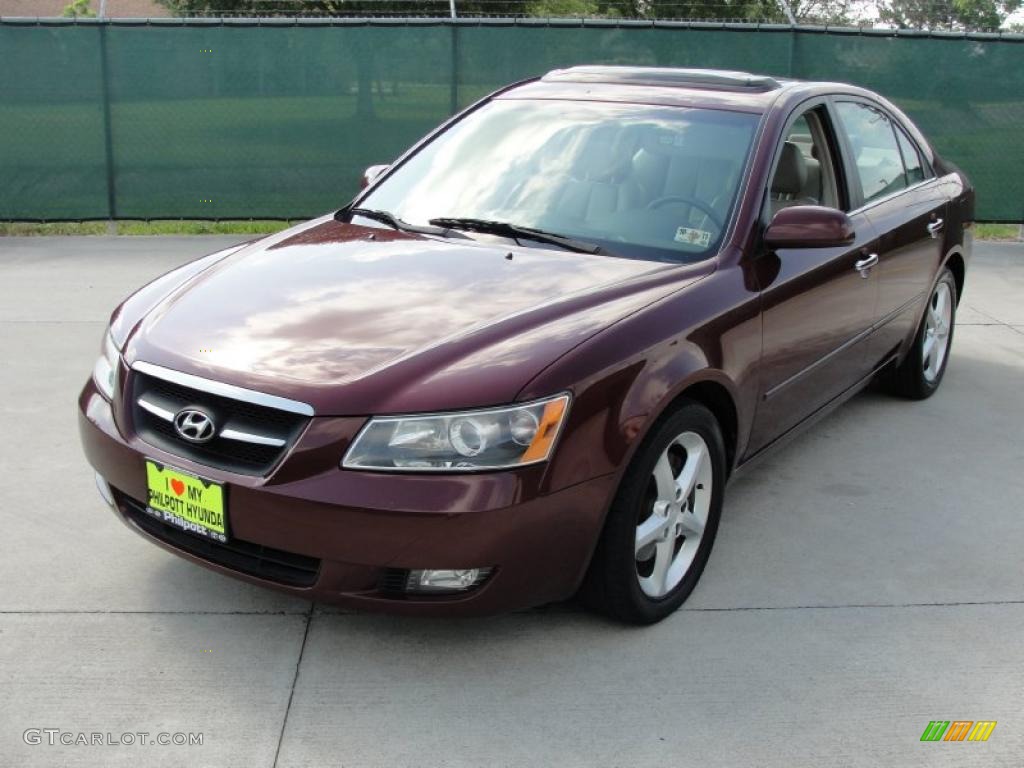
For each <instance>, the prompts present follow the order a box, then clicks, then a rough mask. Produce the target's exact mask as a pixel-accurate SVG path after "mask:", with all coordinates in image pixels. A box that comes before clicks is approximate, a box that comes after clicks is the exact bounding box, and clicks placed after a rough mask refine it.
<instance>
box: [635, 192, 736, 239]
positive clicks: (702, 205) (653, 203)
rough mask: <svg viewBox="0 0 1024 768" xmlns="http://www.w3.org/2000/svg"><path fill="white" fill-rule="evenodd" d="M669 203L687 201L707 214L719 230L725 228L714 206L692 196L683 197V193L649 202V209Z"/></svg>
mask: <svg viewBox="0 0 1024 768" xmlns="http://www.w3.org/2000/svg"><path fill="white" fill-rule="evenodd" d="M669 203H686V204H687V205H689V206H691V207H693V208H696V209H697V210H699V211H700V212H701V213H705V214H707V217H708V218H709V219H711V223H712V224H714V225H715V227H717V228H718V231H719V232H721V231H722V230H723V229H725V225H724V224H723V223H722V220H721V219H719V218H718V214H717V213H716V212H715V209H714V208H712V207H711V206H710V205H708V204H707V203H702V202H701V201H700V200H694V199H693V198H692V197H683V196H682V195H665V196H664V197H659V198H657V199H656V200H652V201H651V202H649V203H648V204H647V210H649V211H653V210H656V209H658V208H661V207H662V206H665V205H668V204H669Z"/></svg>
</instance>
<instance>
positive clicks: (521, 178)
mask: <svg viewBox="0 0 1024 768" xmlns="http://www.w3.org/2000/svg"><path fill="white" fill-rule="evenodd" d="M757 121H758V117H757V116H756V115H751V114H746V113H739V112H726V111H722V110H709V109H686V108H678V107H653V106H644V105H636V104H608V103H590V102H575V101H540V100H538V101H532V100H517V99H509V100H497V101H493V102H490V103H488V104H487V105H485V106H484V107H482V108H480V109H479V110H477V111H475V112H473V113H471V114H470V115H468V116H466V117H465V118H464V119H462V120H461V121H459V122H458V123H456V124H455V125H454V126H452V127H451V128H450V129H448V130H447V131H444V132H443V133H442V134H440V135H439V136H438V137H437V138H435V139H434V140H433V141H431V142H430V143H429V144H428V145H427V146H425V147H424V148H423V149H421V150H420V151H419V152H418V153H417V154H416V155H415V156H413V157H412V158H410V159H409V160H408V161H407V162H406V163H405V164H404V165H402V166H401V167H400V168H398V169H397V170H396V171H395V172H394V173H393V174H391V175H390V176H389V177H388V178H386V179H385V180H384V181H383V182H382V183H381V184H380V185H379V186H378V187H377V188H376V189H374V190H373V191H372V192H371V193H370V194H369V195H368V196H367V197H366V198H365V199H364V200H362V201H361V202H360V207H363V208H373V209H377V210H384V211H388V212H390V213H392V214H394V215H395V216H397V217H398V218H400V219H403V220H405V221H407V222H409V223H411V224H426V223H427V222H428V221H429V220H430V219H433V218H441V217H457V218H464V217H470V218H477V219H488V220H497V221H503V222H508V223H512V224H517V225H520V226H527V227H533V228H536V229H543V230H545V231H547V232H553V233H557V234H560V235H565V236H567V237H572V238H575V239H579V240H586V241H589V242H591V243H593V244H595V245H600V246H601V247H602V248H603V249H604V250H605V251H607V252H609V253H612V254H615V255H621V256H628V257H632V258H642V259H657V260H668V261H695V260H698V259H701V258H705V257H706V256H707V255H709V254H710V253H711V252H713V251H714V250H715V249H716V248H717V247H718V244H719V242H720V240H721V238H722V236H723V234H724V232H725V229H726V226H727V224H728V221H729V218H730V216H731V215H732V209H733V206H734V205H735V202H736V194H737V190H738V189H739V185H740V179H741V177H742V174H743V172H744V169H745V167H746V162H747V155H748V153H749V151H750V146H751V142H752V138H753V135H754V131H755V129H756V126H757Z"/></svg>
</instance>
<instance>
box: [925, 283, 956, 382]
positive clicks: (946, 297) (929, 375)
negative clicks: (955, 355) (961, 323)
mask: <svg viewBox="0 0 1024 768" xmlns="http://www.w3.org/2000/svg"><path fill="white" fill-rule="evenodd" d="M952 327H953V294H952V292H951V291H950V290H949V284H948V283H947V282H946V281H944V280H940V281H939V283H938V285H936V286H935V291H934V292H933V293H932V297H931V300H930V301H929V302H928V312H927V314H926V315H925V326H924V339H923V342H922V345H923V346H922V350H921V360H922V364H923V365H924V378H925V380H926V381H927V382H928V383H929V384H932V383H933V382H934V381H935V380H936V379H937V378H938V377H939V373H940V372H941V371H942V364H943V363H944V362H945V360H946V354H947V353H948V352H949V335H950V331H951V330H952Z"/></svg>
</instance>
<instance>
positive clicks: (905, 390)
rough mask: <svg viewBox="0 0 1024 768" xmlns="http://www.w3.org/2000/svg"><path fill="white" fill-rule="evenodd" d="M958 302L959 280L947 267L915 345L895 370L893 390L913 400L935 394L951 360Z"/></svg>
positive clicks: (922, 320) (939, 281)
mask: <svg viewBox="0 0 1024 768" xmlns="http://www.w3.org/2000/svg"><path fill="white" fill-rule="evenodd" d="M956 301H957V299H956V280H955V279H954V277H953V273H952V272H950V271H949V269H948V268H947V269H943V270H942V274H941V275H939V279H938V281H937V282H936V283H935V287H934V288H932V293H931V296H929V297H928V306H927V307H926V309H925V313H924V317H923V318H921V325H920V327H919V328H918V330H917V335H916V336H915V337H914V344H913V346H911V348H910V351H909V352H907V356H906V358H905V359H904V360H903V362H902V363H900V365H899V367H898V368H897V369H896V370H895V371H893V373H892V376H891V378H890V388H891V389H892V390H893V392H895V393H896V394H898V395H902V396H903V397H909V398H912V399H914V400H924V399H925V398H926V397H931V396H932V395H933V394H935V391H936V390H937V389H938V388H939V384H941V383H942V376H943V374H945V372H946V364H947V363H948V362H949V349H950V346H951V345H952V343H953V327H954V325H955V322H956Z"/></svg>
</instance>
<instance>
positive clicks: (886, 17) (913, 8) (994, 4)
mask: <svg viewBox="0 0 1024 768" xmlns="http://www.w3.org/2000/svg"><path fill="white" fill-rule="evenodd" d="M1020 6H1021V0H881V1H880V2H879V4H878V15H879V18H880V19H881V20H882V21H884V22H886V23H887V24H892V25H893V26H896V27H899V28H900V29H962V30H984V29H999V27H1000V26H1001V25H1002V23H1003V22H1004V21H1006V19H1007V17H1008V16H1009V15H1010V14H1012V13H1013V12H1014V11H1016V10H1017V9H1018V8H1020Z"/></svg>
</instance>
